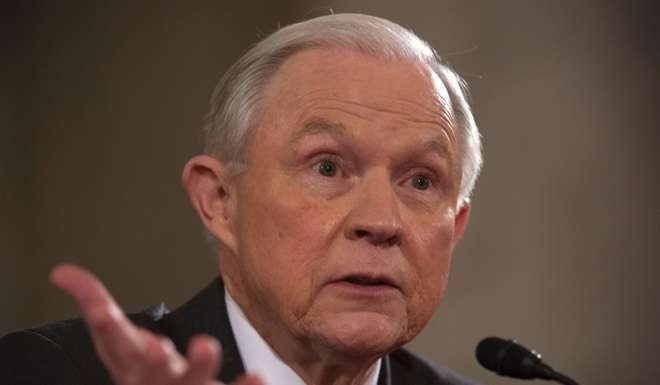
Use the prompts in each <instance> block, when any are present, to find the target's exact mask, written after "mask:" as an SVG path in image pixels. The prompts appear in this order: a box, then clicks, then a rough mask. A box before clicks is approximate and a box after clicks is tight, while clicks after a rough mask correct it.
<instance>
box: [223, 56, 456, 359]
mask: <svg viewBox="0 0 660 385" xmlns="http://www.w3.org/2000/svg"><path fill="white" fill-rule="evenodd" d="M448 100H449V98H448V95H447V91H446V89H445V88H444V86H443V85H442V83H441V82H440V81H439V79H438V78H437V76H436V75H434V74H432V73H431V71H429V70H428V69H427V68H425V67H424V66H421V65H413V64H410V63H405V64H404V63H399V62H384V61H380V60H377V59H373V58H370V57H366V56H363V55H361V54H358V53H354V52H352V51H347V50H340V49H314V50H308V51H304V52H302V53H299V54H297V55H295V56H293V57H292V58H290V59H289V60H288V61H286V62H285V63H284V65H283V66H282V68H281V69H280V71H279V72H278V74H277V75H276V76H275V78H274V79H273V81H272V82H271V83H270V84H269V85H268V87H267V89H266V91H265V95H264V101H263V108H264V109H263V110H262V115H261V116H262V118H261V120H260V124H259V125H258V127H257V129H256V131H255V134H254V136H253V137H252V138H251V140H250V142H249V145H248V148H247V159H248V165H247V169H246V171H245V172H243V173H241V174H240V175H238V176H237V177H235V191H234V192H233V194H235V195H234V197H233V199H234V208H233V209H232V210H230V211H231V214H230V215H231V216H232V219H231V220H232V228H233V230H232V231H233V237H234V238H235V239H234V240H235V245H236V247H235V250H227V251H226V253H225V254H224V255H223V256H222V258H221V269H222V272H223V276H224V278H225V281H226V284H227V287H228V289H229V290H230V293H231V294H232V296H233V297H234V298H235V299H236V300H237V302H238V303H239V304H240V305H241V307H242V308H243V310H244V311H245V313H246V315H247V317H248V318H249V319H250V321H251V322H252V323H253V324H254V326H255V327H256V328H257V330H258V331H259V332H260V333H261V334H262V336H264V337H265V338H266V340H267V341H269V342H270V343H271V345H273V346H275V347H276V349H280V350H282V349H287V348H283V347H282V346H284V345H286V341H295V343H294V344H298V345H299V347H300V346H306V347H307V348H309V347H312V348H314V347H322V348H324V349H329V350H330V351H335V352H341V353H342V354H351V355H362V356H365V355H367V356H369V355H374V356H376V355H380V354H383V353H385V352H387V351H389V350H391V349H393V348H395V347H398V346H399V345H401V344H403V343H405V342H407V341H409V340H410V339H411V338H412V337H414V336H415V335H416V334H417V333H418V332H419V331H420V330H421V329H422V327H423V326H424V325H425V324H426V322H427V321H428V320H429V318H430V317H431V315H432V313H433V311H434V310H435V308H436V307H437V305H438V303H439V301H440V300H441V298H442V295H443V292H444V289H445V286H446V283H447V275H448V271H449V265H450V259H451V253H452V250H453V248H454V246H455V244H456V242H457V241H458V238H459V237H460V234H461V233H462V229H463V226H464V224H465V221H466V218H467V211H468V209H467V207H466V206H464V207H457V206H458V205H457V198H458V189H459V186H460V174H461V173H460V166H461V165H460V148H459V145H458V143H459V141H458V137H457V135H458V133H457V132H456V131H455V128H453V126H452V124H451V123H450V122H451V117H450V116H451V112H450V107H449V102H448ZM280 354H287V352H282V351H280Z"/></svg>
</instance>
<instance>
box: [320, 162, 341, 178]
mask: <svg viewBox="0 0 660 385" xmlns="http://www.w3.org/2000/svg"><path fill="white" fill-rule="evenodd" d="M316 169H317V171H318V172H319V174H321V175H323V176H327V177H333V176H335V175H336V174H337V165H336V164H335V163H334V162H332V161H329V160H322V161H320V162H319V163H318V164H317V166H316Z"/></svg>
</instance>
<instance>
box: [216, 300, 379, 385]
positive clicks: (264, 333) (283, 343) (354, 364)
mask: <svg viewBox="0 0 660 385" xmlns="http://www.w3.org/2000/svg"><path fill="white" fill-rule="evenodd" d="M232 297H233V296H229V297H227V310H228V312H229V316H230V320H231V322H232V327H233V328H234V329H235V330H234V332H235V333H236V332H238V333H239V336H240V338H238V337H239V336H237V343H238V344H239V349H243V350H242V351H241V354H243V355H245V354H249V353H248V352H253V354H256V353H258V352H263V351H264V350H270V351H271V353H269V354H270V358H269V357H264V356H263V355H261V354H260V355H258V356H251V357H244V361H245V363H246V368H247V369H248V370H253V369H255V368H259V367H260V365H259V363H260V360H261V361H263V360H273V359H279V360H281V361H282V362H283V363H284V364H286V366H288V367H289V369H290V370H292V371H293V372H295V374H296V375H298V377H300V379H302V380H303V381H304V382H305V384H307V385H364V384H366V383H367V380H368V379H369V377H370V376H371V375H375V376H377V375H378V370H379V368H380V362H379V361H378V358H379V357H378V356H377V355H372V356H365V355H362V354H354V353H353V354H351V353H347V352H342V351H336V350H333V349H329V348H327V347H325V346H324V345H323V344H319V343H311V342H307V343H305V342H301V340H300V339H296V338H294V337H293V336H290V335H288V334H286V333H281V331H282V330H286V328H284V327H278V326H277V325H272V324H271V325H270V328H268V329H266V328H264V325H261V324H259V322H258V321H257V322H255V321H252V320H250V319H249V317H248V316H247V314H245V312H244V311H243V310H242V306H240V305H239V304H238V303H237V302H235V301H234V299H233V298H232ZM234 298H235V297H234ZM250 329H251V330H250ZM278 331H279V332H278ZM291 341H296V343H291ZM266 345H267V346H266ZM268 348H270V349H268ZM272 353H274V354H275V355H276V357H272ZM278 367H279V366H276V367H273V368H272V369H274V370H275V371H276V372H277V371H278V370H279V369H277V368H278ZM289 369H283V370H284V372H280V374H281V375H283V376H284V377H283V378H287V375H286V374H285V373H286V372H288V371H289ZM289 373H290V372H289ZM262 374H263V375H264V376H265V377H266V378H265V379H266V380H268V377H267V376H268V374H267V373H262ZM276 375H277V374H276ZM278 377H279V376H278Z"/></svg>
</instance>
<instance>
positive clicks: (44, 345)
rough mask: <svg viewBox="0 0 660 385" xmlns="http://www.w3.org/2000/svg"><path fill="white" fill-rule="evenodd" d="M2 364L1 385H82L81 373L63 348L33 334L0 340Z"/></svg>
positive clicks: (0, 372)
mask: <svg viewBox="0 0 660 385" xmlns="http://www.w3.org/2000/svg"><path fill="white" fill-rule="evenodd" d="M0 362H2V365H0V383H1V384H6V385H45V384H53V385H59V384H62V385H64V384H71V385H79V384H82V382H81V377H80V373H79V372H78V370H77V369H76V366H75V365H74V364H73V362H72V361H71V358H70V357H69V356H68V355H67V354H66V352H65V351H64V350H63V349H62V347H61V346H60V345H58V344H57V343H55V342H54V341H52V340H51V339H49V338H48V337H46V336H45V335H43V334H40V333H38V332H34V331H31V330H25V331H20V332H14V333H11V334H8V335H6V336H4V337H2V338H1V339H0Z"/></svg>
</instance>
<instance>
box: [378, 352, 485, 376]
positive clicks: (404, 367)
mask: <svg viewBox="0 0 660 385" xmlns="http://www.w3.org/2000/svg"><path fill="white" fill-rule="evenodd" d="M389 361H390V367H391V372H392V379H393V383H394V384H429V385H479V384H478V383H476V382H474V381H472V380H469V379H467V378H465V377H463V376H461V375H460V374H458V373H456V372H454V371H452V370H450V369H447V368H444V367H441V366H438V365H436V364H434V363H433V362H431V361H429V360H427V359H425V358H423V357H421V356H419V355H417V354H415V353H412V352H410V351H408V350H406V349H398V350H396V351H394V352H393V353H391V354H390V355H389Z"/></svg>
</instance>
